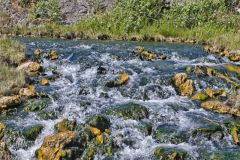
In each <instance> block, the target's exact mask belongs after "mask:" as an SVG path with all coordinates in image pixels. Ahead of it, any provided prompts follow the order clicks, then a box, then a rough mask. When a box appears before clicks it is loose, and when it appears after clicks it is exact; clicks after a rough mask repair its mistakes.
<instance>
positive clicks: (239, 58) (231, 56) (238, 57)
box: [228, 53, 240, 62]
mask: <svg viewBox="0 0 240 160" xmlns="http://www.w3.org/2000/svg"><path fill="white" fill-rule="evenodd" d="M228 58H229V60H231V61H233V62H239V61H240V54H238V53H230V54H229V57H228Z"/></svg>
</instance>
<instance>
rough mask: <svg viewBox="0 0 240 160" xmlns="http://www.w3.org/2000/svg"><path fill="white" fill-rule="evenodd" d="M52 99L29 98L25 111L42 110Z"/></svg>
mask: <svg viewBox="0 0 240 160" xmlns="http://www.w3.org/2000/svg"><path fill="white" fill-rule="evenodd" d="M49 101H50V99H48V98H46V99H41V100H29V101H28V103H27V105H26V107H24V111H25V112H34V111H40V110H43V109H44V108H47V107H48V104H49V103H50V102H49Z"/></svg>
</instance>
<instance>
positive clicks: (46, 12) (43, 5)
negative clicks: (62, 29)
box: [30, 0, 60, 22]
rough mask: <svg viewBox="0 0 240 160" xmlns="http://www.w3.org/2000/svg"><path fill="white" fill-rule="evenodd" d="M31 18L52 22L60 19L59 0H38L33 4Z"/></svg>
mask: <svg viewBox="0 0 240 160" xmlns="http://www.w3.org/2000/svg"><path fill="white" fill-rule="evenodd" d="M30 18H31V19H33V20H34V19H37V18H41V19H47V20H50V21H52V22H59V21H60V7H59V0H48V1H45V0H39V1H38V2H37V3H36V4H34V5H33V7H32V11H31V14H30Z"/></svg>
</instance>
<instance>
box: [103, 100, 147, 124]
mask: <svg viewBox="0 0 240 160" xmlns="http://www.w3.org/2000/svg"><path fill="white" fill-rule="evenodd" d="M107 114H109V115H116V116H119V117H122V118H124V119H134V120H141V119H144V118H148V116H149V111H148V109H147V108H146V107H145V106H142V105H140V104H136V103H128V104H124V105H121V106H118V107H115V108H113V109H111V110H109V111H108V112H107Z"/></svg>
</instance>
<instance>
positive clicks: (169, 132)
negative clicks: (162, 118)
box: [153, 124, 188, 144]
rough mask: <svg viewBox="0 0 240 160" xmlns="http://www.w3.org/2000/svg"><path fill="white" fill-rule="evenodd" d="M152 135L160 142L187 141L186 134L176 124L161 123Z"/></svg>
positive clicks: (176, 142) (175, 142)
mask: <svg viewBox="0 0 240 160" xmlns="http://www.w3.org/2000/svg"><path fill="white" fill-rule="evenodd" d="M153 137H154V138H155V139H156V140H157V141H158V142H160V143H171V144H179V143H183V142H187V140H188V135H186V133H184V132H183V131H179V130H178V126H177V125H170V124H162V125H159V126H158V127H157V128H156V130H155V131H154V134H153Z"/></svg>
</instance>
